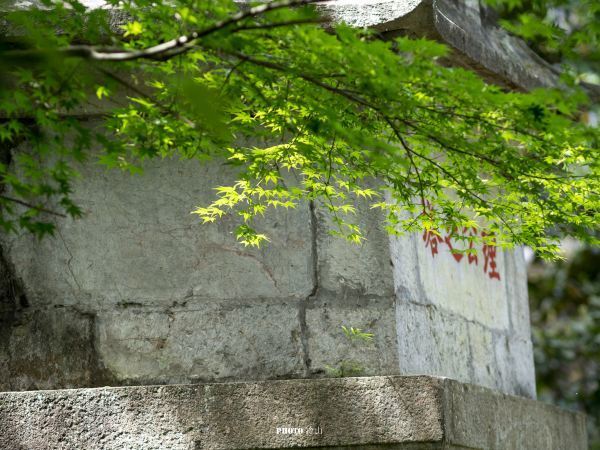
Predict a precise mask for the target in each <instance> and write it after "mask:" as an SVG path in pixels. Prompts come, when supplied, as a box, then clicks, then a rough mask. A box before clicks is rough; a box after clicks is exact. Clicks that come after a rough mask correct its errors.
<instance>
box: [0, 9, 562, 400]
mask: <svg viewBox="0 0 600 450" xmlns="http://www.w3.org/2000/svg"><path fill="white" fill-rule="evenodd" d="M95 4H96V3H94V5H95ZM90 5H91V6H92V4H90ZM322 7H323V8H324V9H325V10H326V11H327V12H328V13H329V14H330V15H331V17H332V18H333V20H343V21H346V22H348V23H350V24H353V25H356V26H369V27H373V28H375V29H377V30H378V31H379V32H380V33H382V35H383V36H395V35H397V34H408V35H411V36H417V37H422V36H426V37H430V38H434V39H438V40H441V41H443V42H446V43H448V44H449V45H451V47H452V48H453V53H452V56H451V58H450V59H451V60H450V61H447V63H450V64H455V65H461V66H465V67H468V68H471V69H474V70H476V71H478V72H479V73H480V74H481V75H483V76H484V77H486V78H487V79H488V80H490V81H492V82H494V83H498V84H501V85H503V86H506V87H511V88H517V89H527V88H531V87H536V86H540V85H548V84H552V83H554V82H555V80H556V75H555V74H554V73H553V72H552V71H551V70H550V68H549V67H548V66H547V65H546V64H545V63H544V62H543V61H541V60H540V59H539V58H537V57H536V56H535V55H534V54H533V53H532V52H531V51H530V50H529V49H528V48H527V47H526V46H525V44H524V43H523V42H521V41H519V40H517V39H515V38H513V37H510V36H508V35H507V34H506V33H504V32H503V31H501V30H499V29H497V28H495V27H494V26H493V25H492V24H491V22H493V21H492V20H490V19H489V17H486V15H485V12H482V11H481V9H480V5H479V2H476V1H471V0H467V1H457V2H455V1H448V0H434V1H418V0H410V1H396V0H369V1H356V2H355V1H351V0H350V1H339V2H331V3H327V4H324V5H322ZM102 108H103V106H102V105H98V104H91V105H90V107H89V109H85V110H82V111H81V112H80V114H81V115H86V114H90V115H93V114H95V113H97V112H98V111H99V110H102ZM90 125H93V124H90ZM82 173H83V177H82V178H81V179H80V180H79V181H78V183H77V186H76V195H75V196H76V198H77V199H78V200H79V203H80V204H81V205H82V206H83V207H84V210H85V216H84V218H83V219H81V220H77V221H73V220H70V219H65V220H61V221H59V222H57V226H58V228H57V230H58V232H57V234H56V236H54V237H53V238H48V239H45V240H44V241H42V242H38V241H36V240H35V239H34V238H33V237H31V236H26V235H24V236H19V237H16V238H15V237H12V236H11V237H6V236H5V237H3V239H2V241H3V243H2V258H0V272H1V277H0V278H1V280H0V294H1V296H0V297H1V301H0V390H23V389H47V388H57V387H82V386H101V385H120V384H145V383H176V382H188V381H189V382H198V381H214V380H221V381H222V380H241V379H244V380H259V379H274V378H298V377H321V376H326V375H328V373H330V372H331V371H332V369H334V370H335V369H338V368H340V367H341V366H344V365H345V364H347V363H348V362H354V363H355V364H356V365H359V366H360V368H361V369H362V372H361V373H363V374H366V375H376V374H419V373H422V374H431V375H439V376H446V377H451V378H455V379H457V380H460V381H467V382H473V383H476V384H480V385H482V386H488V387H492V388H495V389H498V390H501V391H503V392H507V393H515V394H520V395H524V396H528V397H534V396H535V385H534V369H533V357H532V349H531V338H530V329H529V317H528V306H527V292H526V285H525V267H524V262H523V257H522V255H521V252H520V251H517V252H515V253H509V252H498V253H497V254H493V252H492V250H491V249H483V248H480V249H479V250H480V253H479V255H478V260H477V261H475V260H472V259H471V258H469V257H468V256H466V255H465V256H464V257H462V258H459V257H458V255H455V254H452V252H451V251H450V247H451V246H458V245H459V244H457V243H456V242H454V241H453V240H452V239H451V238H448V239H446V236H445V235H442V237H441V238H440V239H438V238H437V237H436V236H434V235H427V234H425V235H414V236H405V237H401V238H390V237H388V235H387V234H386V233H385V232H384V231H383V230H382V227H381V220H380V219H381V218H380V217H379V216H378V215H377V214H376V213H374V212H373V211H372V210H370V209H369V208H367V207H363V208H362V211H361V213H360V218H361V221H362V222H363V224H362V225H363V227H364V229H365V230H366V235H367V241H366V242H365V243H364V244H363V245H361V246H354V245H352V244H349V243H347V242H345V241H342V240H339V239H336V238H333V237H331V236H330V235H329V234H328V226H329V223H330V221H329V219H328V217H327V215H326V213H325V212H324V209H323V208H321V207H320V205H319V204H311V205H309V204H304V205H302V206H301V207H299V208H298V209H296V210H293V211H288V212H276V213H274V214H270V215H268V216H267V217H266V218H265V220H264V221H263V222H262V223H261V224H260V226H261V227H262V228H263V229H264V230H265V231H266V232H267V233H268V234H269V235H270V237H271V241H272V242H271V243H270V244H269V245H267V246H265V247H264V248H261V249H260V250H257V249H247V248H244V247H242V246H240V245H239V244H237V243H236V241H235V238H234V236H233V234H232V232H233V229H234V224H233V223H232V222H231V220H229V219H225V220H223V221H221V222H219V223H216V224H210V225H200V224H198V221H197V219H196V218H195V216H192V215H190V211H191V210H192V209H193V208H194V207H195V206H197V205H199V204H206V203H207V202H208V201H210V199H211V198H212V195H213V192H212V190H211V188H212V187H214V186H216V185H218V184H222V183H226V182H227V181H228V180H230V179H231V178H232V177H233V176H234V174H233V173H231V172H230V169H229V168H227V167H226V166H223V165H221V164H219V163H212V165H204V166H202V165H200V164H199V163H197V162H189V161H188V162H178V161H160V162H154V163H152V164H149V165H148V167H146V173H145V174H144V175H143V176H141V177H138V176H135V177H131V176H129V175H127V174H124V173H120V172H106V171H105V170H104V169H102V168H101V167H99V166H95V165H93V164H88V165H86V166H84V167H82ZM363 206H364V205H363ZM461 232H465V233H469V231H468V230H462V231H461ZM458 259H460V260H458ZM493 264H495V265H494V266H493ZM341 325H347V326H353V327H359V328H362V329H364V330H365V331H369V332H372V333H374V335H375V338H374V341H373V343H371V344H368V345H358V344H356V343H352V342H350V341H349V340H348V339H346V338H345V337H344V335H343V333H342V331H341V328H340V327H341Z"/></svg>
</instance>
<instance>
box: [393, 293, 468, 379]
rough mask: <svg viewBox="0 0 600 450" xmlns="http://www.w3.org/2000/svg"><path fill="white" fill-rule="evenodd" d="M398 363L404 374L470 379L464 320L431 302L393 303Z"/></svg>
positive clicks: (466, 331) (466, 333)
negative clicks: (417, 303) (444, 311)
mask: <svg viewBox="0 0 600 450" xmlns="http://www.w3.org/2000/svg"><path fill="white" fill-rule="evenodd" d="M396 323H397V325H396V326H397V333H398V364H399V366H400V373H402V374H406V375H413V374H419V375H420V374H428V375H436V376H448V375H446V374H450V373H451V374H452V378H454V379H457V380H459V381H469V380H470V379H471V364H472V359H471V355H470V352H469V334H468V330H467V324H466V322H465V321H464V320H462V319H460V318H457V317H453V316H450V315H447V314H444V313H443V312H442V311H439V310H438V309H437V308H435V307H434V306H431V305H415V304H412V303H408V302H403V301H401V300H398V302H397V304H396Z"/></svg>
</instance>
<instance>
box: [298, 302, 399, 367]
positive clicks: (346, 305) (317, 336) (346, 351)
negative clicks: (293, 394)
mask: <svg viewBox="0 0 600 450" xmlns="http://www.w3.org/2000/svg"><path fill="white" fill-rule="evenodd" d="M393 310H394V298H393V297H361V296H359V295H357V294H353V293H347V292H345V293H344V294H339V295H336V294H335V293H324V292H321V293H320V294H319V295H318V296H317V297H316V298H315V299H311V300H310V302H309V303H308V305H307V307H306V329H307V344H308V351H309V359H310V371H311V373H315V374H321V375H323V374H325V375H331V374H332V373H335V371H336V370H341V369H342V368H343V369H344V370H350V371H352V370H355V372H354V373H353V375H383V374H385V375H388V374H398V373H399V366H398V359H397V353H396V352H395V351H394V349H395V348H396V321H395V318H394V315H393V314H390V312H391V311H393ZM342 325H344V326H346V327H348V328H350V327H354V328H360V329H361V330H362V331H364V332H368V333H373V335H374V336H373V340H372V341H371V342H365V341H362V340H356V339H355V340H352V339H349V338H348V337H346V335H345V334H344V332H343V330H342V328H341V327H342ZM346 375H347V376H348V375H352V372H351V373H350V374H349V373H347V372H346Z"/></svg>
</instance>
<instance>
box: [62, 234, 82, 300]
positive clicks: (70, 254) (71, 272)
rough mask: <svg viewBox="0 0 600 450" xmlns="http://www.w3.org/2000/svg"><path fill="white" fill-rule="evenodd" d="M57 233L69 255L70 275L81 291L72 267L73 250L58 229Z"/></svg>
mask: <svg viewBox="0 0 600 450" xmlns="http://www.w3.org/2000/svg"><path fill="white" fill-rule="evenodd" d="M56 231H57V234H58V236H59V237H60V240H61V241H62V243H63V245H64V247H65V250H66V251H67V253H68V254H69V259H68V260H67V268H68V269H69V273H70V274H71V277H73V281H74V282H75V284H76V285H77V288H78V289H79V290H80V291H81V285H80V284H79V281H77V277H76V276H75V273H74V272H73V268H72V267H71V262H72V261H73V253H71V250H69V247H68V246H67V243H66V241H65V238H64V237H63V235H62V233H61V231H60V229H59V228H58V227H56Z"/></svg>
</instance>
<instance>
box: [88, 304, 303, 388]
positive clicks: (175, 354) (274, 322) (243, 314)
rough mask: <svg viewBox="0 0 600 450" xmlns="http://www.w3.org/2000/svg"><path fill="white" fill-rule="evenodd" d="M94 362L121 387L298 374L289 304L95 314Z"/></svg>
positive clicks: (293, 308) (293, 309) (296, 327)
mask: <svg viewBox="0 0 600 450" xmlns="http://www.w3.org/2000/svg"><path fill="white" fill-rule="evenodd" d="M97 330H98V331H97V335H98V344H97V346H98V355H99V357H100V359H101V360H102V362H103V364H104V366H106V368H107V369H108V370H110V371H111V372H112V373H114V374H116V375H117V376H118V377H119V379H120V380H122V382H123V383H127V384H131V383H133V384H143V383H146V384H148V383H165V382H169V383H176V382H189V381H210V380H227V379H244V378H245V379H265V378H284V377H287V378H296V377H299V376H301V375H303V374H304V373H305V368H304V357H303V348H302V343H301V337H300V322H299V317H298V304H297V301H295V300H294V299H283V300H273V299H245V300H242V301H234V300H225V301H223V300H212V301H208V302H207V301H201V302H194V301H193V299H190V300H189V302H188V303H187V304H186V306H180V307H173V308H170V309H168V310H166V311H165V310H162V311H152V310H148V309H147V308H139V307H129V308H126V309H123V310H116V311H107V312H103V313H100V314H99V316H98V324H97Z"/></svg>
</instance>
